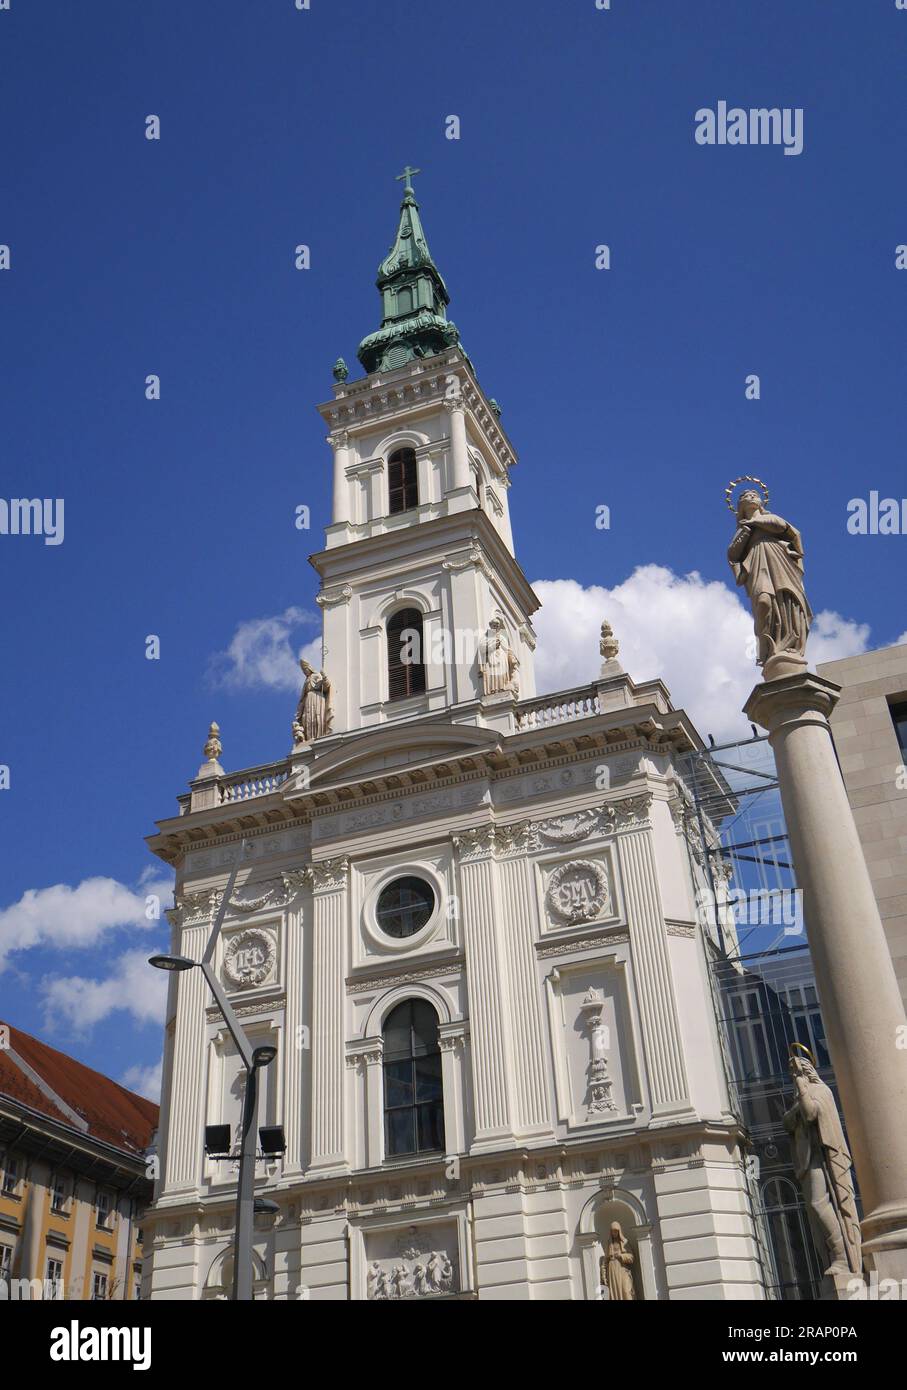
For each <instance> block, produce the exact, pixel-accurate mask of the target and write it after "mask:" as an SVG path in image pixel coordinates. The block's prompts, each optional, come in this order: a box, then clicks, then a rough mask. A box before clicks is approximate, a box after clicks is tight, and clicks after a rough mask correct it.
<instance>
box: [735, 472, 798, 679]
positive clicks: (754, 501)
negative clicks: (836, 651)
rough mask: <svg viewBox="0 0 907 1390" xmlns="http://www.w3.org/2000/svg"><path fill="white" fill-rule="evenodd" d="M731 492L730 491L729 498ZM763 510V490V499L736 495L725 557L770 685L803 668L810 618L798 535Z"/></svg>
mask: <svg viewBox="0 0 907 1390" xmlns="http://www.w3.org/2000/svg"><path fill="white" fill-rule="evenodd" d="M736 481H737V482H741V481H743V480H742V479H739V478H738V479H737V480H736ZM734 486H735V484H733V483H732V484H731V485H730V487H729V488H728V495H729V494H730V492H731V490H732V488H733V487H734ZM728 505H729V506H730V505H731V504H730V501H729V502H728ZM767 506H768V492H767V490H765V491H764V492H763V493H762V494H760V493H759V492H758V491H757V490H756V489H753V488H748V489H747V490H746V491H745V492H741V494H740V496H739V498H738V500H737V530H736V532H735V534H734V539H733V540H732V541H731V543H730V545H729V547H728V552H727V557H728V560H729V562H730V566H731V569H732V570H733V571H734V578H735V579H736V581H737V583H738V584H740V585H742V586H743V587H744V588H745V589H746V592H747V594H748V595H749V600H750V604H751V606H752V610H753V626H754V629H755V633H756V640H757V643H758V657H757V660H758V663H759V665H760V666H761V667H762V668H763V674H764V675H765V679H766V680H773V679H775V678H776V677H779V676H783V675H791V674H794V673H795V672H796V671H799V670H802V669H803V668H804V667H805V665H806V656H805V653H806V639H807V636H808V635H809V625H810V622H811V621H812V616H813V614H812V609H811V608H810V606H809V603H808V601H807V598H806V592H805V590H804V587H803V542H802V540H801V538H800V532H799V531H798V530H797V529H796V527H795V526H792V525H791V524H790V522H789V521H785V520H784V518H783V517H781V516H776V515H775V514H774V513H773V512H770V511H768V510H767ZM731 510H733V507H731Z"/></svg>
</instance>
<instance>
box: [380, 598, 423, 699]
mask: <svg viewBox="0 0 907 1390" xmlns="http://www.w3.org/2000/svg"><path fill="white" fill-rule="evenodd" d="M424 655H425V654H424V652H423V650H422V614H421V613H420V612H419V610H418V608H401V609H400V611H399V612H397V613H394V614H393V616H392V617H390V618H389V619H388V622H387V693H388V699H390V700H402V699H405V697H406V696H407V695H421V694H422V692H423V691H424V690H425V662H424V659H423V658H424Z"/></svg>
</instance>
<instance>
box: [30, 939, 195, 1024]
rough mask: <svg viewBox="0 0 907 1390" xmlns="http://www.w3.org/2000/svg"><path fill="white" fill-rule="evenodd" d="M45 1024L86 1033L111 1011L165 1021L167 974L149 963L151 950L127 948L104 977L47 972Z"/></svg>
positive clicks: (139, 1019)
mask: <svg viewBox="0 0 907 1390" xmlns="http://www.w3.org/2000/svg"><path fill="white" fill-rule="evenodd" d="M40 990H41V995H42V998H43V1003H44V1024H45V1027H46V1028H47V1029H48V1030H49V1031H50V1032H53V1031H54V1030H55V1029H56V1028H57V1027H59V1025H60V1024H61V1023H66V1024H69V1025H71V1026H72V1028H73V1029H74V1030H75V1031H76V1032H77V1033H87V1032H89V1031H90V1029H92V1028H93V1027H94V1026H95V1024H97V1023H101V1022H103V1020H104V1019H105V1018H109V1016H110V1015H111V1014H112V1013H116V1012H117V1011H121V1012H123V1013H129V1014H131V1015H132V1017H133V1018H134V1019H135V1021H136V1022H137V1023H163V1021H164V1011H165V1007H166V1000H167V976H166V974H165V972H164V971H163V970H155V969H154V967H153V966H151V965H149V964H148V952H147V951H142V950H136V951H126V952H124V953H123V955H121V956H120V957H119V958H118V959H117V960H116V961H115V962H114V966H113V970H112V972H111V973H110V974H109V975H107V976H106V977H105V978H104V979H100V980H92V979H87V978H86V977H85V976H82V975H67V976H61V975H47V976H45V977H44V979H43V980H42V981H41V985H40Z"/></svg>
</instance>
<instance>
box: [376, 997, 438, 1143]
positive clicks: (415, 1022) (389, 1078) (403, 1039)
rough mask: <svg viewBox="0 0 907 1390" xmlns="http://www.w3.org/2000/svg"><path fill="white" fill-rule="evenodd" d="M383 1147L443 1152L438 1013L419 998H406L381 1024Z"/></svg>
mask: <svg viewBox="0 0 907 1390" xmlns="http://www.w3.org/2000/svg"><path fill="white" fill-rule="evenodd" d="M383 1036H384V1151H385V1154H386V1156H387V1157H388V1158H393V1157H394V1156H395V1155H397V1154H416V1153H443V1152H444V1091H443V1087H442V1084H441V1049H440V1047H439V1045H438V1016H437V1014H436V1013H435V1011H434V1009H433V1008H432V1006H431V1004H429V1003H428V1002H427V1001H426V1000H424V999H405V1000H404V1001H403V1003H402V1004H398V1005H397V1007H396V1008H395V1009H393V1010H392V1011H391V1012H390V1013H389V1014H388V1016H387V1019H386V1021H385V1024H384V1034H383Z"/></svg>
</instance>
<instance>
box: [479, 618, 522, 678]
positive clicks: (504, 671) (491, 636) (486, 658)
mask: <svg viewBox="0 0 907 1390" xmlns="http://www.w3.org/2000/svg"><path fill="white" fill-rule="evenodd" d="M478 657H479V670H480V671H481V673H482V681H483V683H484V687H485V694H486V695H502V694H513V695H516V694H518V692H519V683H518V679H517V671H518V670H519V666H520V663H519V660H518V659H517V656H516V653H515V652H514V650H513V648H512V647H511V645H510V639H509V638H508V636H507V630H506V628H505V626H504V619H503V618H502V616H501V614H500V613H495V615H494V617H493V618H492V620H491V622H490V623H489V624H488V631H487V632H486V633H485V636H484V637H483V638H482V640H481V641H480V642H479V651H478Z"/></svg>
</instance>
